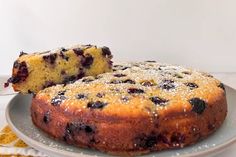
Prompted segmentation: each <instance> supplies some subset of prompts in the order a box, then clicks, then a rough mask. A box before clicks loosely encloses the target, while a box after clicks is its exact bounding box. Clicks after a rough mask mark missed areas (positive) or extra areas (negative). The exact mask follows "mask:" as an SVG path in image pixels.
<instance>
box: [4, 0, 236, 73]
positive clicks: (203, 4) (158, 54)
mask: <svg viewBox="0 0 236 157" xmlns="http://www.w3.org/2000/svg"><path fill="white" fill-rule="evenodd" d="M235 8H236V1H235V0H55V1H53V0H37V1H35V0H21V1H20V0H0V74H5V75H7V74H10V72H11V67H12V63H13V61H14V60H15V59H16V58H17V56H18V54H19V52H20V51H22V50H23V51H25V52H34V51H42V50H48V49H51V48H56V47H60V46H66V45H71V44H76V43H82V44H89V43H91V44H97V45H100V46H103V45H106V46H108V47H110V48H111V50H112V52H113V54H114V57H115V60H118V61H123V60H133V61H134V60H147V59H148V60H158V61H160V62H168V63H173V64H181V65H185V66H190V67H194V68H198V69H201V70H205V71H209V72H236V70H235V69H236V62H235V60H236V54H235V53H236V9H235Z"/></svg>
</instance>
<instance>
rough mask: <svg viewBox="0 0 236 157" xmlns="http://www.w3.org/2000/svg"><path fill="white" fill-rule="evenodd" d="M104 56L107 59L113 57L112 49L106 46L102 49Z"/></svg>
mask: <svg viewBox="0 0 236 157" xmlns="http://www.w3.org/2000/svg"><path fill="white" fill-rule="evenodd" d="M102 55H103V56H105V57H110V56H111V51H110V49H109V48H108V47H106V46H104V47H102Z"/></svg>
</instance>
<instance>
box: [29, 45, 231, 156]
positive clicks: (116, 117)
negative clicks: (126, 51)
mask: <svg viewBox="0 0 236 157" xmlns="http://www.w3.org/2000/svg"><path fill="white" fill-rule="evenodd" d="M88 47H90V46H88ZM83 54H84V53H83V52H82V51H81V50H80V49H78V50H77V51H76V56H81V55H83ZM109 55H110V53H109V52H108V50H107V48H105V50H104V53H103V56H109ZM64 60H65V59H64ZM69 60H70V59H69ZM91 63H92V60H91V59H88V62H87V63H83V64H84V65H85V68H89V67H90V66H91V65H93V63H92V64H91ZM69 80H70V79H69ZM71 80H73V79H71ZM51 110H53V112H49V111H51ZM38 111H42V112H38ZM31 112H32V113H33V114H32V119H33V122H34V124H35V125H36V126H38V127H39V128H41V129H42V130H44V131H45V132H47V133H48V134H49V135H51V136H53V137H55V138H56V139H61V140H64V141H65V142H67V143H69V144H73V145H76V146H78V147H89V148H94V149H97V150H100V151H102V152H107V153H111V154H115V155H126V156H127V155H128V156H133V155H140V154H144V153H148V152H152V151H159V150H163V149H172V148H182V147H184V146H187V145H191V144H194V143H196V142H197V141H199V139H204V138H207V136H209V135H210V134H212V133H213V132H214V131H215V130H216V129H217V128H219V127H220V126H221V124H222V123H223V121H224V119H225V116H226V114H227V102H226V93H225V88H224V85H223V84H222V83H221V82H220V81H218V80H217V79H215V78H214V77H209V76H208V75H207V74H206V73H202V72H199V71H197V70H193V69H188V68H184V67H181V66H173V65H167V64H160V63H158V62H154V61H146V62H135V63H123V64H119V65H114V66H113V72H107V73H103V74H99V75H98V76H95V77H94V76H86V77H84V78H82V79H79V80H73V81H71V83H69V84H64V85H57V86H52V87H49V88H46V89H44V90H42V91H40V92H38V93H37V94H36V95H35V97H34V98H33V101H32V106H31ZM212 113H214V114H212ZM199 121H200V122H201V123H199ZM58 123H60V125H61V127H58V126H57V124H58ZM49 125H50V127H48V126H49ZM183 128H184V129H183Z"/></svg>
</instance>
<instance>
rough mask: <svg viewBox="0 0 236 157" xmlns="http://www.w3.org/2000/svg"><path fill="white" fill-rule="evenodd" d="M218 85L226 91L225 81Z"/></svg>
mask: <svg viewBox="0 0 236 157" xmlns="http://www.w3.org/2000/svg"><path fill="white" fill-rule="evenodd" d="M218 87H219V88H221V89H223V90H224V91H225V86H224V84H223V83H220V84H219V85H218Z"/></svg>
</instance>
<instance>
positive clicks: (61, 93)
mask: <svg viewBox="0 0 236 157" xmlns="http://www.w3.org/2000/svg"><path fill="white" fill-rule="evenodd" d="M65 93H66V90H63V91H59V92H58V93H57V95H65Z"/></svg>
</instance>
